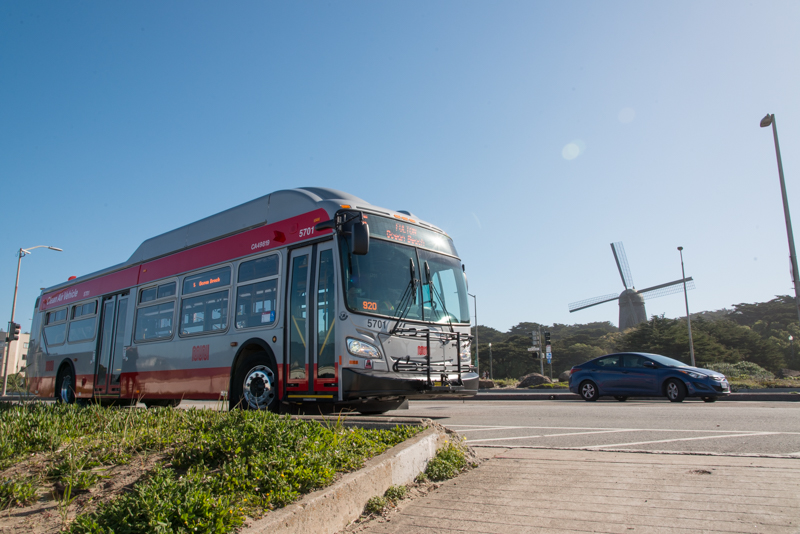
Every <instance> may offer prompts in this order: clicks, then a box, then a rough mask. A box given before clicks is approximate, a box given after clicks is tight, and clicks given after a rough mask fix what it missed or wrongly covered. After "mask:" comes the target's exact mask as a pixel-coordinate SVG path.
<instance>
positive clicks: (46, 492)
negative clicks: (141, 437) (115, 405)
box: [0, 455, 162, 534]
mask: <svg viewBox="0 0 800 534" xmlns="http://www.w3.org/2000/svg"><path fill="white" fill-rule="evenodd" d="M161 459H162V457H161V456H156V455H151V456H140V457H137V458H133V459H131V461H130V463H128V464H126V465H118V466H115V467H113V468H111V469H108V470H106V471H101V473H102V475H103V477H104V481H102V482H99V483H98V484H95V486H94V487H93V488H91V489H90V490H88V491H82V492H79V493H77V494H75V495H72V496H71V498H70V499H66V500H65V499H64V498H63V493H62V492H63V489H64V488H63V487H59V484H53V483H49V484H46V485H44V486H41V487H40V488H39V491H38V497H39V498H38V500H37V501H36V502H35V503H33V504H31V505H29V506H24V507H11V508H8V509H6V510H3V511H2V512H0V533H2V534H22V533H25V534H55V533H58V532H61V531H62V530H64V529H65V528H66V526H67V525H69V523H70V522H71V521H72V519H73V518H74V517H75V516H76V515H77V514H79V513H84V512H89V511H91V510H93V509H94V508H95V507H96V506H97V504H98V503H100V502H103V501H106V500H108V499H110V498H112V497H113V496H115V495H118V494H120V493H122V492H123V491H125V489H126V488H129V487H131V486H133V484H134V483H136V481H138V480H139V478H140V477H141V476H142V475H143V474H144V473H146V472H147V471H149V470H150V469H152V468H153V466H154V465H155V464H156V463H157V462H158V461H160V460H161ZM46 470H47V466H46V465H45V464H44V463H43V461H42V457H41V456H39V455H34V456H32V457H31V458H30V459H28V460H26V461H24V462H22V463H20V464H17V465H15V466H14V467H11V468H9V469H6V470H5V471H3V472H2V473H0V478H5V477H9V478H10V477H16V476H20V475H23V476H24V475H33V474H37V475H44V473H45V472H46Z"/></svg>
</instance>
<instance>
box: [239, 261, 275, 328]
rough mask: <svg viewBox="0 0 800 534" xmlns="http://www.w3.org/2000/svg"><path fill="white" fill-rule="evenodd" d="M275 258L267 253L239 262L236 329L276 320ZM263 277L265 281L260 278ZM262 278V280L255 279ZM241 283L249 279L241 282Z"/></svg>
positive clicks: (266, 324) (262, 324)
mask: <svg viewBox="0 0 800 534" xmlns="http://www.w3.org/2000/svg"><path fill="white" fill-rule="evenodd" d="M278 260H279V258H278V255H277V254H271V255H269V256H264V257H262V258H256V259H255V260H250V261H245V262H242V263H241V264H240V265H239V279H238V282H239V286H238V287H237V288H236V308H235V309H236V320H235V324H236V328H254V327H259V326H262V327H263V326H271V325H273V324H275V321H276V319H277V317H276V315H277V301H278V269H279V261H278ZM264 278H266V280H264ZM259 279H262V280H259ZM242 282H253V283H249V284H243V283H242Z"/></svg>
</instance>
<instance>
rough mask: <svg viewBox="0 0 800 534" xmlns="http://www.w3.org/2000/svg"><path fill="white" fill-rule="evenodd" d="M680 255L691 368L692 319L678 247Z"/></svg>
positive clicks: (681, 252)
mask: <svg viewBox="0 0 800 534" xmlns="http://www.w3.org/2000/svg"><path fill="white" fill-rule="evenodd" d="M678 252H679V253H680V255H681V274H682V275H683V277H682V278H683V300H684V301H686V324H687V325H688V326H689V354H691V356H692V367H695V365H694V343H692V318H691V317H690V316H689V296H688V295H687V293H686V272H685V271H684V270H683V247H678Z"/></svg>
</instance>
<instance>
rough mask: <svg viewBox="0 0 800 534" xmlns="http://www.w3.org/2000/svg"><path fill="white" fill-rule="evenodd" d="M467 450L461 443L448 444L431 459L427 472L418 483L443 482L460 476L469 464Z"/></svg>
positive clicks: (420, 476)
mask: <svg viewBox="0 0 800 534" xmlns="http://www.w3.org/2000/svg"><path fill="white" fill-rule="evenodd" d="M465 449H466V447H465V446H464V445H462V444H460V443H453V442H448V443H447V444H446V445H445V446H444V447H442V448H441V449H439V451H438V452H437V453H436V456H434V457H433V458H431V460H430V461H429V462H428V466H427V467H426V468H425V472H424V473H420V475H419V476H418V477H417V481H418V482H424V481H427V480H431V481H433V482H441V481H442V480H448V479H451V478H453V477H454V476H456V475H458V474H459V473H460V472H461V471H463V470H464V469H466V468H467V466H468V464H469V462H468V461H467V455H466V450H465Z"/></svg>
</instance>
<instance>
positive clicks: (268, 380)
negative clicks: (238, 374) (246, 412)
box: [242, 365, 275, 410]
mask: <svg viewBox="0 0 800 534" xmlns="http://www.w3.org/2000/svg"><path fill="white" fill-rule="evenodd" d="M242 393H243V395H244V401H245V402H246V403H247V406H248V407H249V408H251V409H253V410H263V409H266V408H267V407H268V406H269V405H270V404H271V403H272V401H273V400H274V399H275V374H274V373H273V372H272V369H270V368H269V367H267V366H266V365H257V366H256V367H253V368H252V369H250V370H249V371H248V372H247V374H246V375H245V377H244V384H243V386H242Z"/></svg>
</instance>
